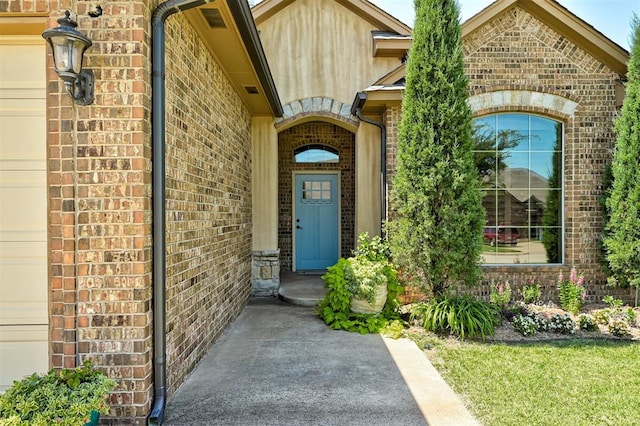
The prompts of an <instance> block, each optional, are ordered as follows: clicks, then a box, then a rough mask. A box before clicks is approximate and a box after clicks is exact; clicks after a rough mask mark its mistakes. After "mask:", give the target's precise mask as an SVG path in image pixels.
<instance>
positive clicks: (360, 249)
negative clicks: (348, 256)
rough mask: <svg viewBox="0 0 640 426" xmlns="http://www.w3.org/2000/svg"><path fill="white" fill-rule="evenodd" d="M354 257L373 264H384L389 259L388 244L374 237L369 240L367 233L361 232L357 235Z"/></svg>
mask: <svg viewBox="0 0 640 426" xmlns="http://www.w3.org/2000/svg"><path fill="white" fill-rule="evenodd" d="M353 255H354V256H355V257H365V258H367V259H369V260H371V261H373V262H375V261H379V262H386V261H388V260H389V258H390V257H391V249H390V248H389V244H387V242H386V241H385V240H383V239H382V238H380V237H378V236H375V237H371V238H369V233H367V232H363V233H361V234H360V235H358V242H357V246H356V248H355V250H353Z"/></svg>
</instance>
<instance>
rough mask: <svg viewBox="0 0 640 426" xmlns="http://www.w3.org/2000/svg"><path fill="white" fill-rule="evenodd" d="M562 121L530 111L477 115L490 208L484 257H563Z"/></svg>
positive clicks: (504, 260) (496, 260)
mask: <svg viewBox="0 0 640 426" xmlns="http://www.w3.org/2000/svg"><path fill="white" fill-rule="evenodd" d="M562 135H563V125H562V123H561V122H559V121H555V120H551V119H549V118H545V117H541V116H537V115H531V114H517V113H508V114H494V115H488V116H484V117H480V118H477V119H475V120H474V127H473V139H474V142H475V151H474V154H475V162H476V167H477V169H478V173H479V174H480V178H481V180H482V186H483V188H482V190H483V204H484V207H485V209H486V211H487V224H486V227H485V228H484V233H483V234H484V242H485V246H484V250H483V257H484V263H487V264H513V263H529V264H536V263H562V260H563V250H562V248H563V227H562V210H563V209H562V200H563V173H562V170H563V169H562V163H563V162H562V151H563V146H562V140H563V138H562Z"/></svg>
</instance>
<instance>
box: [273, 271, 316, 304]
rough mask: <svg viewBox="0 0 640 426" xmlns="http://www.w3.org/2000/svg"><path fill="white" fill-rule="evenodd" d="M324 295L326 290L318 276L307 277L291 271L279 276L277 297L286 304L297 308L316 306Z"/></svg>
mask: <svg viewBox="0 0 640 426" xmlns="http://www.w3.org/2000/svg"><path fill="white" fill-rule="evenodd" d="M325 293H326V289H325V288H324V282H323V281H322V278H321V275H320V274H313V275H307V274H298V273H296V272H291V271H287V272H282V273H281V274H280V289H279V290H278V296H279V298H280V299H281V300H283V301H285V302H287V303H290V304H292V305H298V306H317V305H318V303H320V301H321V300H322V299H323V298H324V295H325Z"/></svg>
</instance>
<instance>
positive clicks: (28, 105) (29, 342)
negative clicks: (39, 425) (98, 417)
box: [0, 18, 49, 391]
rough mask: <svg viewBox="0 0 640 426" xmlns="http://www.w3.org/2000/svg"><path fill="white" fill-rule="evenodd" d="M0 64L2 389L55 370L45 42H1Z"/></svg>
mask: <svg viewBox="0 0 640 426" xmlns="http://www.w3.org/2000/svg"><path fill="white" fill-rule="evenodd" d="M0 19H1V18H0ZM0 58H2V59H1V60H0V391H1V390H3V389H6V388H7V387H8V386H9V385H10V384H11V382H12V381H13V380H15V379H20V378H22V377H24V376H25V375H28V374H31V373H33V372H34V371H40V372H44V371H46V370H47V369H48V365H49V344H48V340H49V339H48V335H49V326H48V325H47V323H48V320H49V317H48V283H47V276H48V274H47V256H48V250H47V182H46V179H47V174H46V173H47V172H46V169H47V168H46V164H47V163H46V158H47V157H46V155H47V146H46V134H47V127H46V126H47V120H46V49H45V42H44V40H43V39H42V37H40V36H21V37H18V36H0Z"/></svg>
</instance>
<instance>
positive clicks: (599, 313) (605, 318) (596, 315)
mask: <svg viewBox="0 0 640 426" xmlns="http://www.w3.org/2000/svg"><path fill="white" fill-rule="evenodd" d="M591 314H592V315H593V319H594V320H595V321H596V322H597V323H598V324H602V325H607V324H609V319H610V318H611V311H610V310H609V309H597V310H595V311H592V312H591Z"/></svg>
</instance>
